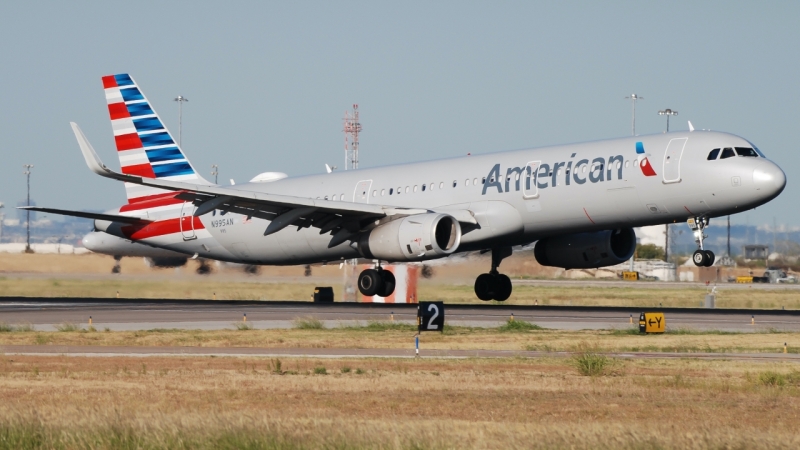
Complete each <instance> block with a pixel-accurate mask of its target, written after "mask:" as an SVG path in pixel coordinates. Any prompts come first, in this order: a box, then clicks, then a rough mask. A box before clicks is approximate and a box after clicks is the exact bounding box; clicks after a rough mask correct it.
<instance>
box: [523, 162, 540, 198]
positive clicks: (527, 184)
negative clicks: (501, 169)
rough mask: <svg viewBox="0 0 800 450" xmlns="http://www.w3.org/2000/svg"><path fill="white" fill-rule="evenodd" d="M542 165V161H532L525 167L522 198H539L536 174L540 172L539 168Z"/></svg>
mask: <svg viewBox="0 0 800 450" xmlns="http://www.w3.org/2000/svg"><path fill="white" fill-rule="evenodd" d="M541 164H542V162H541V161H531V162H529V163H528V164H526V165H525V172H524V173H523V174H522V176H523V177H524V179H523V180H522V181H523V184H522V198H524V199H532V198H539V187H538V186H537V185H536V174H537V172H538V171H539V166H540V165H541Z"/></svg>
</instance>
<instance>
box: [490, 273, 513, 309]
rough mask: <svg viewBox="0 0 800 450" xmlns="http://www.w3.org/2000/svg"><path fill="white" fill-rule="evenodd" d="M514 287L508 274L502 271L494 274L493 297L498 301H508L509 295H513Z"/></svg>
mask: <svg viewBox="0 0 800 450" xmlns="http://www.w3.org/2000/svg"><path fill="white" fill-rule="evenodd" d="M512 289H513V288H512V287H511V278H508V276H506V275H503V274H502V273H500V274H497V275H495V276H494V295H493V296H492V299H493V300H497V301H498V302H503V301H506V300H508V297H511V290H512Z"/></svg>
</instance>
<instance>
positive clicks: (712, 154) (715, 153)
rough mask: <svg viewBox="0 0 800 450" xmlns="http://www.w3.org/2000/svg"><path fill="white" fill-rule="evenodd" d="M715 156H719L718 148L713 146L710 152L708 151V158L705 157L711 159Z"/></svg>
mask: <svg viewBox="0 0 800 450" xmlns="http://www.w3.org/2000/svg"><path fill="white" fill-rule="evenodd" d="M717 156H719V149H718V148H715V149H714V150H711V152H709V153H708V158H706V159H707V160H709V161H713V160H715V159H717Z"/></svg>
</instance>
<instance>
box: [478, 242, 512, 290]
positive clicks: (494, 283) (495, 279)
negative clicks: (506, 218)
mask: <svg viewBox="0 0 800 450" xmlns="http://www.w3.org/2000/svg"><path fill="white" fill-rule="evenodd" d="M508 256H511V247H500V248H493V249H492V270H491V271H489V273H483V274H481V275H478V278H477V279H476V280H475V295H477V296H478V298H479V299H481V300H484V301H489V300H497V301H500V302H502V301H505V300H507V299H508V297H510V296H511V291H512V289H513V288H512V286H511V279H510V278H508V276H507V275H503V274H502V273H499V272H498V271H497V268H498V267H499V266H500V262H502V261H503V259H504V258H506V257H508Z"/></svg>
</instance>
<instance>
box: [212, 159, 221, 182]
mask: <svg viewBox="0 0 800 450" xmlns="http://www.w3.org/2000/svg"><path fill="white" fill-rule="evenodd" d="M211 175H214V184H219V183H217V175H219V166H218V165H216V164H212V165H211Z"/></svg>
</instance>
